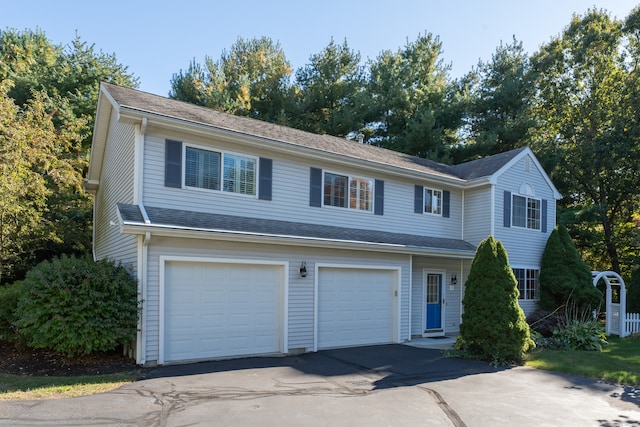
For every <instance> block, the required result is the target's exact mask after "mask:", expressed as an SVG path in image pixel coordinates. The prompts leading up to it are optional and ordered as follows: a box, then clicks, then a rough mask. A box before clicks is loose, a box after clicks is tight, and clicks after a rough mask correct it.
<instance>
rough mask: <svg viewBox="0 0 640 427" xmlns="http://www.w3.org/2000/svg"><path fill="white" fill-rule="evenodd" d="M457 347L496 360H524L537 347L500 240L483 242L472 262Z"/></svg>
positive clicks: (468, 352) (479, 356) (492, 239)
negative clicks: (530, 333) (526, 354)
mask: <svg viewBox="0 0 640 427" xmlns="http://www.w3.org/2000/svg"><path fill="white" fill-rule="evenodd" d="M465 286H466V291H465V296H464V299H463V304H464V313H463V314H462V324H461V325H460V337H459V338H458V341H457V343H456V348H457V349H459V350H462V351H464V352H465V353H467V354H469V355H471V356H473V357H477V358H479V359H483V360H490V361H492V362H493V363H505V362H520V361H522V358H523V356H524V353H525V352H526V351H528V350H529V349H531V348H533V347H534V346H535V343H534V342H533V341H532V340H531V338H530V335H529V325H527V322H526V320H525V316H524V312H523V311H522V308H521V307H520V305H519V304H518V282H517V280H516V278H515V276H514V274H513V271H512V270H511V267H509V260H508V257H507V252H506V250H505V249H504V246H503V245H502V243H501V242H500V241H497V240H495V239H494V238H493V237H491V236H490V237H488V238H487V239H486V240H484V241H482V242H481V243H480V246H479V247H478V249H477V251H476V256H475V258H474V260H473V263H472V264H471V271H470V272H469V277H468V279H467V281H466V285H465Z"/></svg>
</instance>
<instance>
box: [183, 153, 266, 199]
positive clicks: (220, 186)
mask: <svg viewBox="0 0 640 427" xmlns="http://www.w3.org/2000/svg"><path fill="white" fill-rule="evenodd" d="M256 169H257V161H256V159H255V158H253V157H247V156H241V155H237V154H230V153H224V152H218V151H212V150H205V149H201V148H195V147H191V146H187V147H185V168H184V184H185V186H188V187H196V188H205V189H207V190H217V191H220V190H221V191H225V192H228V193H238V194H246V195H251V196H255V194H256Z"/></svg>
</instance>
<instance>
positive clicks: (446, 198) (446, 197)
mask: <svg viewBox="0 0 640 427" xmlns="http://www.w3.org/2000/svg"><path fill="white" fill-rule="evenodd" d="M450 200H451V193H450V192H449V191H447V190H444V191H443V192H442V216H443V217H445V218H449V203H450Z"/></svg>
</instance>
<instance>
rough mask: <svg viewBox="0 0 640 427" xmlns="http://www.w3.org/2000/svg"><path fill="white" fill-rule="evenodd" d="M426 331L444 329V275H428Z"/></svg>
mask: <svg viewBox="0 0 640 427" xmlns="http://www.w3.org/2000/svg"><path fill="white" fill-rule="evenodd" d="M426 281H427V283H426V293H427V294H426V311H427V316H426V317H427V324H426V327H425V329H426V330H433V329H442V274H434V273H427V277H426Z"/></svg>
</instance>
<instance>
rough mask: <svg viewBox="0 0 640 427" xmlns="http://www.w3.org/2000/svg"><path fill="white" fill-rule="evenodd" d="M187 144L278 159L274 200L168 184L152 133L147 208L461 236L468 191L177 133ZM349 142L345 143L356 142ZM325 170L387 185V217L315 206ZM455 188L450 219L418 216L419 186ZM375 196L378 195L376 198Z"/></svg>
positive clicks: (159, 143)
mask: <svg viewBox="0 0 640 427" xmlns="http://www.w3.org/2000/svg"><path fill="white" fill-rule="evenodd" d="M171 138H172V139H178V140H181V141H183V142H185V143H193V144H196V145H200V146H203V147H205V148H209V147H210V148H212V149H220V150H228V151H232V152H236V153H241V154H245V155H251V156H256V157H260V156H261V157H267V158H270V159H272V160H273V181H272V182H273V184H272V185H273V187H272V200H270V201H268V200H258V198H257V197H250V196H243V195H238V194H229V193H222V192H216V191H208V190H201V189H193V188H169V187H165V186H164V184H163V183H164V144H165V138H164V135H158V134H155V135H149V134H148V136H147V137H146V141H145V162H144V164H145V173H144V204H145V205H147V206H158V207H168V208H179V209H186V210H193V211H199V212H215V213H220V214H229V215H242V216H249V217H250V216H253V215H257V212H259V216H260V217H261V218H265V219H276V220H284V221H300V222H305V223H311V224H318V225H333V226H340V227H352V228H366V229H371V230H381V231H390V230H392V231H394V232H399V233H412V234H420V235H429V236H434V237H447V238H461V235H462V192H461V191H460V190H456V189H450V188H442V187H441V186H430V185H429V183H428V182H415V181H410V180H404V179H403V178H401V177H396V176H388V175H385V174H376V173H372V172H369V171H362V170H358V169H355V168H346V167H335V166H332V165H331V164H330V163H327V162H324V163H323V162H321V161H318V162H313V163H311V162H309V161H308V160H307V159H301V158H298V157H293V156H286V155H282V154H274V153H269V152H266V151H256V150H252V149H243V148H242V147H238V146H233V145H230V144H228V143H224V142H220V141H216V140H205V139H199V140H194V139H193V138H192V139H188V138H186V137H185V135H174V134H172V135H171ZM350 143H353V142H349V141H346V140H345V144H350ZM311 167H316V168H322V169H323V170H328V171H332V172H337V173H343V174H351V175H357V176H362V177H366V178H371V179H380V180H383V181H384V215H375V214H374V212H373V211H371V212H364V211H357V210H350V209H345V208H337V207H331V206H325V207H311V206H309V174H310V168H311ZM415 184H418V185H424V186H428V187H430V188H436V189H442V190H449V191H450V193H451V198H450V217H449V218H444V217H442V216H437V215H429V214H416V213H414V212H413V200H414V193H413V192H414V185H415ZM372 196H373V194H372Z"/></svg>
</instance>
